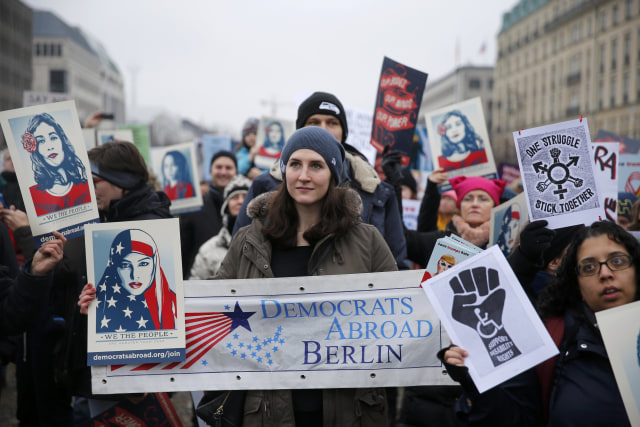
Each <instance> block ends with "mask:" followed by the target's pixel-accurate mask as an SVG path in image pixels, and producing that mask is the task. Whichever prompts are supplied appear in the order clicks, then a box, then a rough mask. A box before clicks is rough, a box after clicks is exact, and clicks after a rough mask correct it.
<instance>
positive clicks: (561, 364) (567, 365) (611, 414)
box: [447, 305, 630, 426]
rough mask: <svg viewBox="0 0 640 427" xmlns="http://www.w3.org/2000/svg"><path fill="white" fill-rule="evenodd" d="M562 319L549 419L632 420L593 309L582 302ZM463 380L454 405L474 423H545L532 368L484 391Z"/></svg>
mask: <svg viewBox="0 0 640 427" xmlns="http://www.w3.org/2000/svg"><path fill="white" fill-rule="evenodd" d="M564 323H565V329H564V335H563V340H562V342H561V345H560V355H559V356H557V361H556V367H555V374H554V379H553V381H552V382H551V384H553V388H552V389H551V397H550V400H549V404H548V408H549V420H548V423H547V424H546V425H549V426H626V425H630V423H629V419H628V418H627V415H626V412H625V409H624V404H623V402H622V397H621V395H620V391H619V390H618V386H617V384H616V380H615V377H614V375H613V370H612V368H611V363H610V362H609V358H608V356H607V352H606V350H605V347H604V342H603V340H602V336H601V335H600V332H599V331H598V329H597V325H596V323H595V315H594V313H593V312H592V311H591V310H590V309H589V308H587V307H586V306H584V305H583V306H581V307H577V308H575V309H572V310H569V311H568V312H567V313H565V316H564ZM450 366H451V365H447V370H449V369H450ZM454 369H456V367H454ZM463 369H465V368H463ZM452 376H453V375H452ZM465 384H467V385H466V386H465ZM462 385H463V388H465V393H464V394H463V395H462V397H461V398H460V399H459V400H458V403H457V405H456V411H457V413H458V415H459V416H460V417H461V418H463V419H465V420H467V421H468V422H469V424H470V425H491V426H515V425H517V426H538V425H542V420H541V414H542V413H543V403H542V398H541V395H540V381H539V379H538V376H537V375H536V372H535V370H534V369H530V370H528V371H526V372H524V373H522V374H520V375H518V376H516V377H514V378H512V379H510V380H508V381H506V382H504V383H502V384H500V385H499V386H497V387H494V388H493V389H491V390H488V391H486V392H484V393H483V394H480V395H479V394H478V393H477V391H475V390H474V389H473V387H472V386H471V385H470V384H469V383H468V382H463V383H462Z"/></svg>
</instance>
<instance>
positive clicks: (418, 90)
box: [371, 57, 427, 165]
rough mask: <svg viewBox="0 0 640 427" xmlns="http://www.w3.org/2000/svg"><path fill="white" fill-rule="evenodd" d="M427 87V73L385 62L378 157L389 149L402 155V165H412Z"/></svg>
mask: <svg viewBox="0 0 640 427" xmlns="http://www.w3.org/2000/svg"><path fill="white" fill-rule="evenodd" d="M426 84H427V74H426V73H423V72H422V71H419V70H416V69H413V68H410V67H407V66H406V65H403V64H400V63H399V62H396V61H394V60H393V59H391V58H387V57H385V58H384V60H383V61H382V71H381V73H380V83H379V85H378V96H377V98H376V105H375V108H374V116H373V126H372V130H371V145H373V146H374V147H375V149H376V150H377V151H378V153H382V151H383V150H384V148H385V147H386V146H389V149H392V150H394V151H399V152H400V153H401V154H402V164H404V165H408V164H409V159H410V157H411V152H412V145H413V135H414V134H415V128H416V124H417V123H418V112H419V111H420V105H421V104H422V95H423V94H424V88H425V86H426Z"/></svg>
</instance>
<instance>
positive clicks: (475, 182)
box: [449, 176, 507, 209]
mask: <svg viewBox="0 0 640 427" xmlns="http://www.w3.org/2000/svg"><path fill="white" fill-rule="evenodd" d="M449 183H451V186H452V187H453V189H454V190H455V192H456V194H457V195H458V200H457V201H456V206H458V209H460V202H461V201H462V199H464V196H465V195H466V194H467V193H468V192H469V191H473V190H483V191H486V192H487V193H488V194H489V196H491V198H492V199H493V201H494V203H495V206H498V205H499V204H500V196H502V193H503V192H504V187H505V186H506V185H507V183H506V181H503V180H501V179H487V178H483V177H481V176H470V177H466V176H456V177H454V178H451V179H449Z"/></svg>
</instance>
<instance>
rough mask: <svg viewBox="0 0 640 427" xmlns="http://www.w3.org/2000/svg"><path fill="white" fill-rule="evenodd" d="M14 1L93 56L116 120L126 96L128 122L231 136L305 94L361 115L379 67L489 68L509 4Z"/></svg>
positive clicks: (285, 113)
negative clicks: (119, 86)
mask: <svg viewBox="0 0 640 427" xmlns="http://www.w3.org/2000/svg"><path fill="white" fill-rule="evenodd" d="M23 1H24V2H25V3H26V4H27V5H29V6H31V7H33V8H35V9H41V10H49V11H51V12H54V13H55V14H56V15H58V16H59V17H60V18H62V19H63V20H64V21H65V22H67V23H68V24H70V25H73V26H79V27H81V28H82V29H83V30H84V31H85V32H87V33H89V34H91V35H92V36H93V37H95V38H96V39H98V40H99V41H100V42H101V43H102V44H103V45H104V46H105V48H106V50H107V51H108V53H109V55H110V56H111V58H112V59H113V60H114V62H115V63H116V64H117V66H118V67H119V68H120V71H121V73H122V74H123V76H124V79H125V93H126V99H127V109H128V114H127V115H128V119H132V118H135V116H136V108H134V106H133V105H132V103H133V100H134V92H135V106H136V107H138V109H139V110H148V109H150V108H151V109H157V110H159V111H166V112H170V113H173V114H176V115H178V116H180V117H182V118H188V119H191V120H193V121H196V122H198V123H203V124H206V125H212V124H217V125H218V126H221V127H223V128H228V129H230V130H231V131H232V133H233V134H234V135H233V136H237V134H238V133H239V131H240V129H241V127H242V123H243V122H244V120H245V119H246V118H247V117H249V116H260V115H268V114H269V113H270V112H271V108H270V107H269V106H268V105H267V103H268V102H271V101H274V102H275V103H276V105H277V114H278V116H280V117H282V118H288V119H295V115H296V108H297V103H298V102H299V101H300V100H302V99H303V98H304V97H305V96H306V95H308V94H310V93H311V92H313V91H315V90H323V91H328V92H333V93H334V94H336V95H337V96H338V97H339V98H340V99H341V100H342V102H343V104H344V105H345V107H347V108H349V107H351V108H358V109H362V110H373V105H374V102H375V96H376V90H377V83H378V79H379V77H380V68H381V66H382V60H383V57H384V56H388V57H390V58H391V59H394V60H396V61H398V62H401V63H403V64H405V65H407V66H409V67H412V68H416V69H419V70H421V71H424V72H427V73H428V74H429V79H428V81H434V80H437V79H438V78H440V77H442V76H444V75H446V74H447V73H449V72H451V71H452V70H453V69H454V68H455V61H456V59H455V58H456V54H455V51H456V43H458V44H459V46H460V62H461V65H467V64H472V65H492V64H493V63H494V62H495V57H496V45H497V41H496V37H497V34H498V32H499V30H500V26H501V25H502V14H503V13H504V12H505V11H508V10H510V9H511V8H512V7H513V6H514V5H515V4H517V2H518V1H517V0H487V1H477V0H393V1H389V0H339V1H338V0H325V1H323V2H319V1H308V0H297V1H296V0H267V1H259V0H256V1H251V0H249V1H242V0H239V1H231V0H230V1H223V0H183V1H177V0H23ZM483 44H485V45H486V49H485V52H484V54H481V53H480V51H481V47H482V45H483ZM134 70H137V71H134ZM134 73H135V74H136V75H137V79H136V85H135V86H136V87H135V88H134V87H133V85H132V81H133V79H132V76H133V75H134ZM132 116H133V117H132Z"/></svg>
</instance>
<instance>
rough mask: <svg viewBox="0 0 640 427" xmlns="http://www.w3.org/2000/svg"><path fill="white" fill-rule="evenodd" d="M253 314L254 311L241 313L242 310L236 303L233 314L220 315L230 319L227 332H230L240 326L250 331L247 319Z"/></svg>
mask: <svg viewBox="0 0 640 427" xmlns="http://www.w3.org/2000/svg"><path fill="white" fill-rule="evenodd" d="M255 313H256V312H255V311H242V309H241V308H240V304H238V301H236V306H235V307H234V309H233V312H231V313H222V314H224V315H225V316H227V317H228V318H229V319H231V329H230V330H229V332H231V331H233V330H235V329H236V328H238V327H239V326H242V327H243V328H245V329H246V330H248V331H250V330H251V326H249V317H251V316H253V315H254V314H255Z"/></svg>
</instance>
